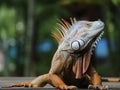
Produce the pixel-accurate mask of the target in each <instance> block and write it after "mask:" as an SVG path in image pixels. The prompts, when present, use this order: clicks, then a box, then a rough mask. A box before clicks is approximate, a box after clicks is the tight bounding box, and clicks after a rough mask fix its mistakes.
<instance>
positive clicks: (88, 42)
mask: <svg viewBox="0 0 120 90" xmlns="http://www.w3.org/2000/svg"><path fill="white" fill-rule="evenodd" d="M73 28H74V30H72V29H73ZM103 28H104V23H103V22H102V21H100V20H98V21H78V22H76V23H74V25H73V27H72V28H71V32H70V33H69V34H68V35H69V36H68V38H71V39H70V44H71V46H70V47H71V49H72V50H73V51H74V52H80V51H82V50H84V49H89V48H90V47H91V46H95V43H97V41H98V40H99V39H100V37H101V35H102V34H103Z"/></svg>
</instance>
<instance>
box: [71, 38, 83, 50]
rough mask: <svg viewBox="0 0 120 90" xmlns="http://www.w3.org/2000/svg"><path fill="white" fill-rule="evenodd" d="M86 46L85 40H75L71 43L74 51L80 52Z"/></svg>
mask: <svg viewBox="0 0 120 90" xmlns="http://www.w3.org/2000/svg"><path fill="white" fill-rule="evenodd" d="M84 45H85V42H84V41H83V40H81V39H80V40H75V41H73V42H72V43H71V48H72V49H73V50H80V49H81V48H82V47H83V46H84Z"/></svg>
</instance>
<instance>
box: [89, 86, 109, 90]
mask: <svg viewBox="0 0 120 90" xmlns="http://www.w3.org/2000/svg"><path fill="white" fill-rule="evenodd" d="M88 89H94V90H108V86H104V85H89V86H88Z"/></svg>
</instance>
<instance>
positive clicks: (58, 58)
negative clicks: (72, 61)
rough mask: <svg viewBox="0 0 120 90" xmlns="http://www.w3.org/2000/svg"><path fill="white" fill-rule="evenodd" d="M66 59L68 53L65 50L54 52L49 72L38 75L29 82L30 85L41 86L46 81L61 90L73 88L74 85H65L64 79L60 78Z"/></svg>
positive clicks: (71, 89)
mask: <svg viewBox="0 0 120 90" xmlns="http://www.w3.org/2000/svg"><path fill="white" fill-rule="evenodd" d="M67 59H69V55H67V52H64V51H63V52H56V54H55V56H54V57H53V61H52V64H51V68H50V71H49V73H48V74H45V75H42V76H39V77H38V78H36V79H34V80H33V81H32V82H31V84H32V86H33V87H41V86H43V85H45V84H46V83H49V84H51V85H52V86H54V87H57V88H59V89H62V90H68V89H69V90H73V89H75V88H76V86H73V85H70V86H68V85H66V84H65V83H64V81H63V80H62V78H61V77H60V76H61V72H62V70H63V68H64V65H65V63H66V61H67Z"/></svg>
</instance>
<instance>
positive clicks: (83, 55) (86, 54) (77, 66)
mask: <svg viewBox="0 0 120 90" xmlns="http://www.w3.org/2000/svg"><path fill="white" fill-rule="evenodd" d="M60 49H61V48H59V49H58V50H59V51H60V52H63V53H64V56H63V57H65V58H66V59H67V61H66V62H69V63H67V64H66V65H67V66H66V67H69V65H71V63H70V62H73V64H72V71H73V73H74V74H75V78H76V79H81V78H82V77H83V76H84V75H85V73H86V71H87V69H88V67H89V64H90V59H91V52H92V47H91V46H90V45H88V47H86V48H85V49H83V50H82V51H79V52H73V51H72V50H70V49H68V48H67V49H65V50H64V48H63V49H61V50H60ZM70 57H72V58H70ZM70 67H71V66H70ZM67 69H68V68H67Z"/></svg>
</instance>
